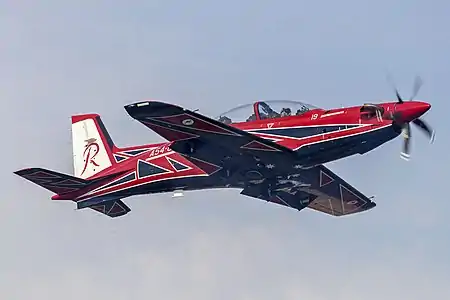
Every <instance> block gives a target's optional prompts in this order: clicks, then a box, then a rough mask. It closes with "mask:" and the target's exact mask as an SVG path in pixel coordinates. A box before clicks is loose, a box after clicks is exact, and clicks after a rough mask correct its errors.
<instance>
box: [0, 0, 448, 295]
mask: <svg viewBox="0 0 450 300" xmlns="http://www.w3.org/2000/svg"><path fill="white" fill-rule="evenodd" d="M112 3H113V2H111V1H100V0H98V1H87V0H86V1H83V0H78V1H31V0H29V1H26V0H15V1H12V0H3V1H0V45H1V46H0V66H1V67H0V99H1V101H2V106H3V116H2V118H1V121H0V122H2V126H1V127H2V128H3V131H2V132H3V143H2V150H0V151H1V154H2V157H3V159H4V163H3V168H2V172H3V173H2V174H3V175H2V178H3V180H4V182H3V193H4V195H3V200H2V201H0V209H1V211H2V214H1V217H0V236H1V239H2V243H1V247H0V254H1V255H0V291H1V296H2V297H1V298H2V299H45V300H54V299H58V300H60V299H82V297H83V298H84V299H98V300H102V299H183V300H187V299H196V300H210V299H224V300H225V299H226V300H230V299H236V300H241V299H242V300H249V299H258V300H260V299H308V300H318V299H327V300H328V299H345V300H361V299H365V300H372V299H377V300H378V299H386V300H389V299H410V300H413V299H421V300H422V299H448V298H450V287H449V284H448V283H449V282H450V258H449V255H448V253H449V250H450V240H449V239H450V238H449V236H450V225H449V224H450V222H449V220H448V219H449V218H448V211H449V210H450V202H449V201H448V199H449V197H448V189H447V186H446V184H447V183H446V182H447V180H446V179H445V177H446V176H447V174H448V168H449V167H450V164H449V159H448V147H449V146H450V143H449V139H448V134H447V133H446V130H447V129H448V128H449V126H450V122H449V121H448V118H449V115H448V112H449V111H450V110H449V109H450V107H449V104H448V102H449V100H450V99H449V96H448V82H449V78H450V62H449V59H448V53H450V37H449V33H448V29H449V28H450V19H449V18H448V15H449V13H450V2H448V1H443V0H436V1H414V0H399V1H388V0H379V1H360V0H353V1H352V0H341V1H264V0H258V1H256V0H249V1H245V2H240V1H235V0H230V1H220V2H219V1H200V0H191V1H169V0H164V1H162V0H161V1H152V0H149V1H121V2H119V1H117V4H112ZM386 70H390V71H391V73H392V74H393V76H394V77H395V79H396V82H397V84H398V86H399V88H400V89H401V91H402V94H404V96H405V97H408V96H409V94H410V93H411V87H412V82H413V78H414V76H415V75H416V74H419V75H421V76H422V78H423V79H424V81H425V85H424V86H423V88H422V90H421V91H420V93H419V96H418V97H419V98H420V99H423V100H426V101H429V102H431V104H432V105H433V107H432V109H431V111H430V112H429V113H427V115H426V116H425V119H426V120H427V121H429V122H430V123H431V124H432V125H433V126H434V128H436V130H437V136H436V142H435V144H434V145H432V146H430V145H429V144H428V141H427V139H426V137H425V136H424V135H423V134H422V133H421V132H420V131H418V130H417V129H416V128H413V132H412V134H413V143H412V148H413V149H412V151H413V152H412V160H411V161H410V162H409V163H406V162H405V161H403V160H401V159H400V156H399V153H400V150H401V140H400V139H397V140H395V141H393V142H390V143H388V144H387V145H385V146H383V147H382V148H379V149H378V150H375V151H374V152H371V153H369V154H367V155H364V156H358V157H352V158H348V159H345V160H343V161H340V162H337V163H333V164H330V168H332V169H333V170H334V171H335V172H336V173H338V174H339V175H341V176H343V177H344V178H345V179H346V180H347V181H349V182H350V183H351V184H353V185H354V186H355V187H357V188H358V189H360V190H361V191H362V192H364V193H366V194H367V195H375V196H376V202H377V204H378V206H377V207H376V208H375V209H373V210H371V211H370V212H367V213H363V214H359V215H355V216H351V217H347V218H333V217H330V216H327V215H324V214H320V213H317V212H314V211H302V212H297V211H295V210H290V209H287V208H284V207H279V206H277V205H274V204H267V203H264V202H261V201H258V200H252V199H250V198H246V197H243V196H239V195H238V191H206V192H195V193H188V194H187V195H186V196H185V197H184V198H182V199H181V200H180V199H176V200H174V199H171V195H170V194H164V195H153V196H143V197H136V198H131V199H128V200H127V201H126V202H127V204H129V206H130V207H131V209H132V212H131V213H130V214H128V215H127V216H125V217H123V218H119V219H116V220H114V219H109V218H107V217H105V216H102V215H100V214H96V213H95V212H91V211H87V210H84V211H74V208H75V205H74V204H73V203H66V202H63V203H61V202H55V201H54V202H52V201H51V200H50V199H49V198H50V196H51V194H50V193H49V192H47V191H46V190H44V189H41V188H40V187H38V186H35V185H33V184H31V183H29V182H26V181H25V180H22V179H21V178H19V177H17V176H15V175H13V174H12V172H13V171H15V170H17V169H20V168H23V167H30V166H42V167H46V168H50V169H54V170H58V171H61V172H66V173H72V158H71V136H70V119H69V118H70V116H71V115H73V114H77V113H91V112H96V113H99V114H101V115H102V118H103V120H104V121H105V123H106V126H107V128H108V130H109V131H110V132H111V135H112V136H113V138H114V140H115V142H116V143H117V144H119V145H132V144H139V143H149V142H153V141H155V142H157V141H161V138H160V137H159V136H157V135H156V134H154V133H153V132H151V131H149V130H148V129H146V128H145V127H144V126H142V125H140V124H139V123H138V122H136V121H134V120H132V119H130V118H129V117H128V116H127V114H126V112H125V110H124V109H123V105H125V104H128V103H132V102H135V101H139V100H142V99H145V98H147V99H149V98H152V99H161V100H164V101H168V102H173V103H177V104H180V105H183V106H185V107H187V108H191V109H196V108H199V109H200V112H202V113H204V114H209V115H217V114H219V113H220V112H221V111H224V110H228V109H229V108H231V107H233V106H236V105H239V104H243V103H247V102H251V101H254V100H255V99H276V98H282V99H298V100H305V101H307V102H310V103H312V104H314V105H316V106H320V107H327V108H331V107H337V106H344V105H346V106H348V105H357V104H362V103H364V102H370V101H374V102H381V101H382V100H391V99H393V98H394V94H393V92H392V90H391V89H390V86H389V85H388V84H387V82H386V80H385V74H386Z"/></svg>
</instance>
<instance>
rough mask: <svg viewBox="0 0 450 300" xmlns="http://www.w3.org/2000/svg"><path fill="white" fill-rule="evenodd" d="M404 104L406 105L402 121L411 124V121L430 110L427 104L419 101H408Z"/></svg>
mask: <svg viewBox="0 0 450 300" xmlns="http://www.w3.org/2000/svg"><path fill="white" fill-rule="evenodd" d="M404 104H407V107H405V109H404V110H403V111H404V113H403V119H404V121H405V122H411V121H412V120H415V119H417V118H419V117H420V116H422V115H423V114H424V113H426V112H427V111H428V110H429V109H430V108H431V105H430V104H429V103H426V102H420V101H410V102H409V103H407V102H405V103H404Z"/></svg>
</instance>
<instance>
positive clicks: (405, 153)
mask: <svg viewBox="0 0 450 300" xmlns="http://www.w3.org/2000/svg"><path fill="white" fill-rule="evenodd" d="M388 79H389V81H390V83H391V84H392V86H393V88H394V90H395V95H396V96H397V100H398V104H403V103H404V101H403V99H402V97H401V96H400V93H399V92H398V90H397V88H396V87H395V85H394V84H393V82H392V80H391V78H390V76H389V77H388ZM422 85H423V81H422V79H421V78H420V77H419V76H416V77H415V79H414V85H413V90H412V94H411V97H410V98H409V101H412V100H413V99H414V98H415V97H416V96H417V94H418V93H419V90H420V88H421V87H422ZM389 119H391V120H392V121H393V123H395V124H397V125H398V126H400V127H401V129H402V135H403V138H404V140H403V149H402V152H401V154H400V155H401V157H402V158H403V159H406V160H409V157H410V154H409V152H410V143H411V127H410V125H409V122H404V121H402V118H401V113H399V112H395V113H393V114H391V115H390V116H389ZM412 123H413V124H415V125H417V126H418V127H419V128H420V129H421V130H422V131H424V132H425V134H426V135H427V136H428V138H429V139H430V143H432V142H433V141H434V136H435V133H434V130H432V129H431V127H430V126H429V125H428V124H426V123H425V122H424V121H423V120H421V119H420V118H417V119H414V120H412Z"/></svg>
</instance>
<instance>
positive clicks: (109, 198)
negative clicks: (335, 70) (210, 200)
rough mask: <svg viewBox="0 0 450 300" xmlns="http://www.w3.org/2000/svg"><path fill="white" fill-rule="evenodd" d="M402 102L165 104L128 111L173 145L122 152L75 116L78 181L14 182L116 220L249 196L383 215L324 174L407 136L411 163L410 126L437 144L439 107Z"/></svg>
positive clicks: (42, 175) (37, 172)
mask: <svg viewBox="0 0 450 300" xmlns="http://www.w3.org/2000/svg"><path fill="white" fill-rule="evenodd" d="M396 94H397V101H395V102H385V103H379V104H374V103H366V104H363V105H359V106H352V107H345V108H334V109H327V110H326V109H322V108H318V107H315V106H313V105H310V104H306V103H303V102H300V101H293V100H272V101H256V102H254V103H250V104H247V105H243V106H239V107H237V108H234V109H231V110H229V111H227V112H225V113H223V114H220V115H219V116H218V117H216V118H210V117H207V116H204V115H202V114H200V113H198V111H197V110H189V109H186V108H183V107H180V106H177V105H174V104H169V103H165V102H161V101H157V100H150V101H141V102H136V103H133V104H129V105H126V106H125V110H126V111H127V113H128V114H129V115H130V116H131V117H132V118H133V119H135V120H137V121H139V122H140V123H142V124H143V125H145V126H146V127H147V128H149V129H151V130H153V131H154V132H156V133H157V134H159V135H160V136H162V137H164V138H165V139H166V140H167V142H163V143H158V144H147V145H141V146H133V147H122V148H120V147H118V146H116V145H115V144H114V142H113V140H112V138H111V136H110V135H109V133H108V131H107V129H106V127H105V125H104V124H103V121H102V119H101V117H100V115H98V114H93V113H91V114H80V115H74V116H72V117H71V119H72V146H73V165H74V175H67V174H62V173H59V172H55V171H52V170H47V169H44V168H26V169H22V170H19V171H16V172H14V173H15V174H17V175H19V176H21V177H23V178H25V179H27V180H29V181H31V182H33V183H35V184H37V185H39V186H41V187H43V188H45V189H47V190H49V191H51V192H53V193H54V194H55V195H53V196H52V197H51V199H52V200H69V201H73V202H75V203H76V206H77V210H79V209H84V208H89V209H92V210H94V211H97V212H99V213H101V214H103V215H106V216H109V217H111V218H115V217H120V216H123V215H125V214H127V213H129V212H130V211H131V209H130V208H129V207H128V206H127V205H126V204H125V203H124V202H123V199H125V198H128V197H131V196H134V195H143V194H158V193H166V192H173V193H174V194H173V195H174V197H177V196H182V195H183V191H195V190H204V189H219V188H233V189H240V190H241V192H240V194H241V195H245V196H248V197H252V198H256V199H260V200H263V201H268V202H272V203H276V204H279V205H282V206H284V207H287V208H293V209H297V210H299V211H301V210H303V209H305V208H308V209H311V210H313V211H318V212H321V213H325V214H328V215H332V216H346V215H352V214H355V213H360V212H364V211H367V210H370V209H372V208H374V207H375V206H376V203H375V202H373V201H372V197H367V196H366V195H364V194H363V193H362V192H360V191H358V190H357V189H356V188H354V187H353V186H351V185H350V184H349V183H347V182H346V181H345V180H344V179H342V178H341V177H339V176H338V175H337V174H335V173H334V172H332V171H331V170H330V169H329V168H327V167H326V166H324V164H326V163H328V162H331V161H336V160H339V159H342V158H345V157H348V156H352V155H356V154H364V153H367V152H369V151H372V150H374V149H375V148H377V147H379V146H381V145H382V144H384V143H386V142H388V141H390V140H392V139H394V138H396V137H397V136H399V135H400V134H402V133H403V134H404V144H403V150H402V156H403V158H406V159H407V158H409V150H410V140H411V129H410V123H411V122H412V123H413V124H415V125H417V126H418V128H419V129H421V130H423V131H424V132H425V133H426V134H427V135H428V137H429V138H430V141H432V140H433V139H434V131H433V130H432V129H431V128H430V126H428V125H427V124H426V123H425V122H424V121H423V120H421V119H420V118H419V117H420V116H422V115H423V114H424V113H425V112H427V111H428V110H429V109H430V108H431V105H430V104H428V103H426V102H421V101H413V100H412V98H413V97H411V99H410V100H409V101H404V100H403V99H402V98H401V97H400V95H399V94H398V92H397V93H396Z"/></svg>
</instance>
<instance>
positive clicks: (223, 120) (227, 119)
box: [219, 116, 231, 124]
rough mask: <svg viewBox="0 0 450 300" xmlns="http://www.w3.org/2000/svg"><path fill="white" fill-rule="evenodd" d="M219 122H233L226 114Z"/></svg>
mask: <svg viewBox="0 0 450 300" xmlns="http://www.w3.org/2000/svg"><path fill="white" fill-rule="evenodd" d="M219 122H222V123H224V124H231V119H230V118H228V117H225V116H221V117H220V118H219Z"/></svg>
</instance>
